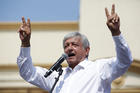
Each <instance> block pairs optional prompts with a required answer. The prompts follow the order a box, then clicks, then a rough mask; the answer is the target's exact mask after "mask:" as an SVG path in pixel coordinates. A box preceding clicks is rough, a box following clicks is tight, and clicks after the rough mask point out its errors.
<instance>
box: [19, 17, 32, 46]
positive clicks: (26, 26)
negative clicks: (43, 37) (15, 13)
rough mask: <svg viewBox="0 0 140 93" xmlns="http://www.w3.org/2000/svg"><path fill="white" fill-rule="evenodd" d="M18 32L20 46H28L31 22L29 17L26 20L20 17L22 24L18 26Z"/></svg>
mask: <svg viewBox="0 0 140 93" xmlns="http://www.w3.org/2000/svg"><path fill="white" fill-rule="evenodd" d="M18 32H19V37H20V40H21V47H30V37H31V24H30V19H29V18H28V19H27V22H26V21H25V18H24V17H22V25H21V26H20V28H19V30H18Z"/></svg>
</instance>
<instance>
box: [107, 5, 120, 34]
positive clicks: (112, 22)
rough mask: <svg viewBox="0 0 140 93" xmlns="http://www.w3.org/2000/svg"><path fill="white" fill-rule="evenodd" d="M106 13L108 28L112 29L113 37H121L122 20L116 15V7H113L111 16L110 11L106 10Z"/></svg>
mask: <svg viewBox="0 0 140 93" xmlns="http://www.w3.org/2000/svg"><path fill="white" fill-rule="evenodd" d="M105 13H106V17H107V22H106V24H107V26H108V28H109V29H110V31H111V33H112V36H117V35H120V33H121V32H120V18H119V16H118V15H117V13H115V5H114V4H113V5H112V9H111V15H110V14H109V12H108V9H107V8H105Z"/></svg>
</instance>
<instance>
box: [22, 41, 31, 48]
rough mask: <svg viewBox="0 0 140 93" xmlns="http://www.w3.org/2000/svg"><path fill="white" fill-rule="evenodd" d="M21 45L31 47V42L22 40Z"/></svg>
mask: <svg viewBox="0 0 140 93" xmlns="http://www.w3.org/2000/svg"><path fill="white" fill-rule="evenodd" d="M21 47H30V42H22V43H21Z"/></svg>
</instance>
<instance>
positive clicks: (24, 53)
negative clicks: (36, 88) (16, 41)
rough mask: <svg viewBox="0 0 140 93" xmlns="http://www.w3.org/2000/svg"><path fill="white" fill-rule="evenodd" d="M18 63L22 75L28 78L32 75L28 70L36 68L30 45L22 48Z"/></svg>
mask: <svg viewBox="0 0 140 93" xmlns="http://www.w3.org/2000/svg"><path fill="white" fill-rule="evenodd" d="M17 64H18V67H19V71H20V75H21V76H22V77H23V78H24V79H25V80H27V77H30V76H29V75H31V72H30V73H28V72H29V71H28V70H31V69H34V67H33V64H32V59H31V57H30V47H27V48H23V47H21V49H20V55H19V57H18V58H17Z"/></svg>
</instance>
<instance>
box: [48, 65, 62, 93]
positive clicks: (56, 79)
mask: <svg viewBox="0 0 140 93" xmlns="http://www.w3.org/2000/svg"><path fill="white" fill-rule="evenodd" d="M56 71H57V72H59V73H58V77H55V82H54V84H53V87H52V89H51V91H50V93H52V91H53V89H54V87H55V85H56V83H57V82H58V80H59V77H60V76H61V75H62V73H63V70H62V65H60V67H59V68H58V69H57V70H56Z"/></svg>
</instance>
